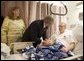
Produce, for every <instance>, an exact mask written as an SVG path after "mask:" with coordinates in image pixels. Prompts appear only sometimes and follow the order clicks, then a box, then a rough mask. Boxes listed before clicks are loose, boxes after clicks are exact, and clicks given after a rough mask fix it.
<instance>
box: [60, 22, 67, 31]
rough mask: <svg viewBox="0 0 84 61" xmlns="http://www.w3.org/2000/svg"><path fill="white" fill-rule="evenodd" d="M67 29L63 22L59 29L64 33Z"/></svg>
mask: <svg viewBox="0 0 84 61" xmlns="http://www.w3.org/2000/svg"><path fill="white" fill-rule="evenodd" d="M65 29H66V24H65V23H64V22H61V23H60V24H59V31H60V33H63V32H64V31H65Z"/></svg>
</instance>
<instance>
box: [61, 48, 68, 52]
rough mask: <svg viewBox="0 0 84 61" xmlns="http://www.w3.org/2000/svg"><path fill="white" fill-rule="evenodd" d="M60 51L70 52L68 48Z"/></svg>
mask: <svg viewBox="0 0 84 61" xmlns="http://www.w3.org/2000/svg"><path fill="white" fill-rule="evenodd" d="M60 50H61V51H63V52H68V51H69V49H68V48H66V47H63V48H61V49H60Z"/></svg>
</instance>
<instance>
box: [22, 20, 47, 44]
mask: <svg viewBox="0 0 84 61" xmlns="http://www.w3.org/2000/svg"><path fill="white" fill-rule="evenodd" d="M43 22H44V20H36V21H34V22H32V23H31V24H30V25H29V27H28V28H27V29H26V30H25V32H24V34H23V38H22V42H28V41H34V42H35V43H36V44H40V43H41V40H40V37H43V40H45V39H46V30H47V27H46V28H43Z"/></svg>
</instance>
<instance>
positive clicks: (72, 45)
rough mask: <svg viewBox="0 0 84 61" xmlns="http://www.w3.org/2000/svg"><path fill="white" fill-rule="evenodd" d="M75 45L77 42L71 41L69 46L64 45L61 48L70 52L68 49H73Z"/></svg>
mask: <svg viewBox="0 0 84 61" xmlns="http://www.w3.org/2000/svg"><path fill="white" fill-rule="evenodd" d="M74 47H75V43H74V42H73V43H70V45H69V46H68V47H63V48H61V49H60V50H62V51H63V52H68V51H71V50H73V49H74Z"/></svg>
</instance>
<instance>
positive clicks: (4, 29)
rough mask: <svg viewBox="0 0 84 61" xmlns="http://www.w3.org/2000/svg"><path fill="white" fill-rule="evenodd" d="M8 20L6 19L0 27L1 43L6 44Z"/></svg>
mask: <svg viewBox="0 0 84 61" xmlns="http://www.w3.org/2000/svg"><path fill="white" fill-rule="evenodd" d="M8 24H9V19H8V17H6V18H5V19H4V22H3V24H2V27H1V42H2V43H7V32H8Z"/></svg>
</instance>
